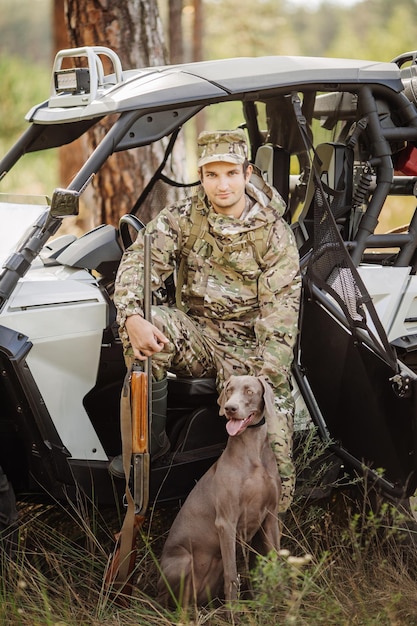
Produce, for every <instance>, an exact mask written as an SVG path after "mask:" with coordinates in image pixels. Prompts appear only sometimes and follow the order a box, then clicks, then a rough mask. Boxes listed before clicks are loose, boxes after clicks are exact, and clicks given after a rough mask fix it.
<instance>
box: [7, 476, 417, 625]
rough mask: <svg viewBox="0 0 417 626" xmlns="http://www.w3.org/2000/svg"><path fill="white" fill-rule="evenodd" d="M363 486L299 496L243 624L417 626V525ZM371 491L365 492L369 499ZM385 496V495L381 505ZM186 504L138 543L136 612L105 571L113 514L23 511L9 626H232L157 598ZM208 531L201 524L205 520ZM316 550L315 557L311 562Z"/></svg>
mask: <svg viewBox="0 0 417 626" xmlns="http://www.w3.org/2000/svg"><path fill="white" fill-rule="evenodd" d="M361 487H362V486H361V485H360V484H359V483H358V484H356V485H350V487H349V488H348V489H343V490H339V491H335V492H334V494H333V496H332V497H331V498H330V499H326V500H324V501H322V502H315V503H311V502H308V501H306V499H305V498H298V499H297V500H296V502H295V504H294V506H293V507H292V510H291V513H290V514H287V516H286V518H285V527H284V534H283V541H282V548H283V551H282V553H281V554H279V555H270V556H269V557H268V558H262V559H259V565H258V568H257V569H256V571H255V572H254V573H252V574H251V576H250V577H249V578H246V579H245V578H244V579H243V585H242V589H245V588H250V589H251V590H252V593H251V594H249V593H247V592H246V593H245V592H244V591H242V597H241V600H240V602H239V606H238V610H237V612H236V618H235V621H236V623H237V622H238V623H239V624H240V625H242V626H243V625H247V626H255V625H262V626H277V625H281V624H283V625H287V624H288V625H290V624H296V625H297V626H304V625H305V626H318V625H323V626H333V625H334V626H353V625H361V626H374V625H375V626H388V625H389V626H403V625H404V626H413V625H417V609H416V607H415V597H416V592H417V580H416V576H417V558H416V556H417V553H416V547H415V544H416V541H415V535H416V530H415V527H414V526H413V525H412V524H411V526H410V524H409V518H408V516H406V515H404V514H403V513H401V512H399V511H398V510H397V509H395V508H394V507H392V506H390V505H389V504H387V503H386V502H383V501H382V502H380V503H379V506H378V507H376V509H377V511H376V512H375V507H370V506H368V505H369V503H370V501H371V499H372V498H371V494H366V495H365V497H364V498H359V497H358V494H359V493H361V492H362V491H361ZM362 495H363V494H362ZM376 500H377V499H375V501H376ZM176 511H177V508H175V507H172V508H165V509H159V510H156V511H151V512H150V515H149V517H148V520H147V522H146V524H145V525H144V528H143V535H142V537H141V538H140V541H139V544H138V548H139V549H138V558H137V563H136V572H135V578H136V581H137V585H136V589H135V592H134V594H133V598H132V600H131V603H130V606H129V607H128V608H120V607H119V606H117V605H115V604H114V603H113V602H112V601H111V599H110V597H109V595H108V592H107V590H106V589H105V588H104V587H103V572H104V571H105V568H106V565H107V562H108V555H109V554H110V552H111V549H112V547H113V536H114V532H115V531H117V530H118V528H119V527H120V519H118V517H117V515H116V513H115V512H114V511H102V512H100V513H99V512H98V511H97V510H96V509H95V508H94V507H93V506H90V505H89V504H88V503H86V502H84V503H82V505H79V506H78V507H74V506H72V505H67V506H65V507H64V506H62V505H58V504H55V505H51V506H42V505H24V506H22V508H21V524H20V531H19V546H18V548H17V551H16V554H15V555H14V558H13V560H12V561H10V560H8V559H6V558H3V563H2V565H3V577H2V584H1V586H0V623H1V624H2V625H4V626H8V625H10V626H12V625H13V626H75V625H77V626H84V625H85V626H87V625H88V626H98V625H100V626H116V625H121V624H123V625H124V626H130V625H132V626H133V624H135V625H137V624H141V626H147V625H149V626H151V625H152V626H165V625H169V624H177V625H178V626H180V625H181V626H189V625H193V626H199V625H203V624H207V625H210V626H222V625H223V624H227V623H230V621H228V619H227V617H226V615H225V613H224V612H223V611H222V607H221V606H220V607H217V608H212V609H208V608H206V609H194V610H192V611H191V612H190V613H188V614H187V615H186V614H184V613H183V612H182V611H181V610H180V609H178V610H176V611H166V610H164V609H162V608H161V607H159V605H158V603H157V602H156V599H155V598H156V580H157V577H158V565H157V557H158V555H159V554H160V552H161V549H162V545H163V541H164V538H165V536H166V533H167V531H168V529H169V526H170V524H171V523H172V520H173V518H174V516H175V514H176ZM196 523H198V522H196ZM307 553H309V554H310V555H312V556H311V557H307V558H306V557H305V555H306V554H307Z"/></svg>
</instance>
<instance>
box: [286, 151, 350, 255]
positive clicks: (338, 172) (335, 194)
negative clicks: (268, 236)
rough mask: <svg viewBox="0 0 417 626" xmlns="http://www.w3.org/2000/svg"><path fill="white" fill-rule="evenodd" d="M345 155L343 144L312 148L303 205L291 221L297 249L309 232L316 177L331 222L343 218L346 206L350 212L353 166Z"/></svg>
mask: <svg viewBox="0 0 417 626" xmlns="http://www.w3.org/2000/svg"><path fill="white" fill-rule="evenodd" d="M349 156H350V154H349V153H348V149H347V148H346V146H345V144H343V143H332V142H328V143H321V144H318V146H317V147H316V150H315V155H314V160H313V168H312V171H311V173H310V176H309V179H308V183H307V191H306V197H305V202H304V205H303V206H302V207H301V208H300V210H299V211H297V212H296V213H295V214H294V216H293V218H292V222H293V224H294V225H296V226H297V227H296V228H295V229H294V230H295V233H296V238H297V243H298V246H299V248H300V247H301V246H302V244H303V243H305V241H306V240H308V239H309V238H310V237H311V233H312V225H313V221H314V195H315V190H316V185H317V182H316V174H318V175H319V176H320V179H321V181H322V183H323V186H324V191H325V193H326V195H327V199H328V201H329V204H330V206H331V208H332V211H333V214H334V216H335V219H336V220H341V218H344V216H345V215H346V210H345V209H346V207H348V208H349V209H350V206H351V200H352V176H353V165H352V162H351V159H350V158H349Z"/></svg>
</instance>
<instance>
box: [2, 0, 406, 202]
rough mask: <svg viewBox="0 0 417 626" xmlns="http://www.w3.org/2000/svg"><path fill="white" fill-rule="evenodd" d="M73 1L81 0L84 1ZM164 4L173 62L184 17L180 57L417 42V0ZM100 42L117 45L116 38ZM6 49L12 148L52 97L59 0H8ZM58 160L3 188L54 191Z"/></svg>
mask: <svg viewBox="0 0 417 626" xmlns="http://www.w3.org/2000/svg"><path fill="white" fill-rule="evenodd" d="M155 1H156V0H155ZM66 2H67V3H68V5H69V6H70V7H71V6H72V7H74V6H75V7H77V1H76V0H66ZM85 2H86V0H83V3H84V4H85ZM152 2H153V0H149V3H150V4H151V3H152ZM62 4H63V0H62ZM81 4H82V2H81V0H80V2H79V6H81ZM108 4H109V7H110V5H111V4H112V3H111V2H109V3H108ZM93 5H94V6H97V7H99V8H100V10H101V9H102V8H104V7H106V2H104V1H102V2H97V3H95V2H94V1H93V0H91V6H93ZM88 6H89V7H90V3H89V4H88ZM132 6H133V5H132ZM157 6H158V9H159V13H160V16H161V20H162V24H163V27H164V31H165V38H166V41H167V42H169V43H170V45H168V44H167V46H166V47H167V49H168V57H167V58H169V59H170V61H171V62H175V61H176V60H178V57H175V55H177V54H178V45H177V46H176V48H175V50H174V48H173V47H172V45H173V44H172V38H173V33H174V36H175V33H176V32H179V29H178V23H180V24H181V26H182V29H183V37H182V41H181V42H180V44H179V48H180V54H181V58H180V59H179V60H184V61H189V60H193V59H195V58H201V59H203V60H207V59H215V58H222V57H235V56H260V55H270V54H278V55H279V54H288V55H308V56H311V55H317V56H332V57H334V56H339V57H351V58H366V59H371V60H380V61H390V60H392V59H393V58H395V57H396V56H397V55H399V54H400V53H402V52H405V51H410V50H414V49H417V2H416V0H396V1H395V2H393V1H392V0H362V1H358V0H351V1H349V0H339V2H338V1H337V0H325V1H321V2H319V1H318V2H315V3H312V2H311V1H309V0H305V2H304V3H302V1H301V0H227V1H223V0H158V5H157ZM173 8H174V9H175V10H176V15H175V13H173ZM197 10H198V11H199V12H200V15H199V16H198V25H199V26H198V29H197V30H196V28H195V24H196V15H195V13H196V11H197ZM79 17H80V14H78V18H79ZM74 19H75V18H74ZM173 20H177V22H176V24H177V27H176V26H175V22H174V21H173ZM178 20H180V22H178ZM170 24H171V29H170ZM173 25H174V27H173ZM193 25H194V27H193ZM78 26H79V27H80V26H82V24H78ZM99 43H100V45H109V46H110V47H112V46H111V42H110V41H109V42H99ZM177 43H178V42H177ZM60 47H68V46H60ZM196 49H197V55H198V57H196ZM0 51H1V54H0V71H1V76H2V87H1V89H0V114H1V117H0V119H1V125H0V151H1V153H4V151H5V150H6V149H7V148H8V147H9V146H11V145H12V144H13V142H14V141H15V140H16V138H17V137H18V136H19V135H20V134H21V133H22V131H23V130H24V129H25V126H26V122H25V120H24V116H25V114H26V113H27V111H28V110H29V109H30V108H31V107H32V106H33V105H34V104H35V103H38V102H41V101H43V100H46V99H47V98H48V94H49V81H50V74H51V69H52V60H53V58H54V56H55V53H56V51H57V50H56V33H54V0H0ZM150 55H152V51H151V52H150ZM31 158H32V155H31ZM58 161H59V160H58V158H57V157H56V156H54V155H49V156H48V161H47V162H46V164H45V156H44V155H43V156H42V159H37V158H36V155H33V164H32V165H31V167H30V171H29V170H26V175H25V178H24V181H21V180H19V181H17V180H15V178H14V174H13V170H12V172H11V173H10V174H9V175H8V176H7V177H6V178H5V180H4V182H3V183H2V191H8V190H11V189H13V190H16V189H17V187H19V191H20V192H30V193H48V194H49V193H50V190H51V189H53V188H54V187H55V186H57V185H59V184H62V180H60V178H62V176H61V175H60V170H59V163H58Z"/></svg>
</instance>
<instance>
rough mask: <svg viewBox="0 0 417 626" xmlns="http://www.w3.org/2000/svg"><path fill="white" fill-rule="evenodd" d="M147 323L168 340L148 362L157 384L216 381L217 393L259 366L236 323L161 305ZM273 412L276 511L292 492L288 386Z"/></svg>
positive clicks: (247, 335)
mask: <svg viewBox="0 0 417 626" xmlns="http://www.w3.org/2000/svg"><path fill="white" fill-rule="evenodd" d="M152 321H153V323H154V324H155V326H157V327H158V328H159V329H160V330H161V331H162V332H163V333H164V334H165V335H166V337H168V339H169V340H170V341H169V343H167V344H166V346H165V347H164V349H163V351H162V352H159V353H156V354H154V356H153V357H152V374H153V377H154V378H155V379H156V380H161V379H162V378H164V377H165V376H166V373H167V371H168V370H169V371H171V372H173V373H175V374H176V375H177V376H182V377H212V378H216V386H217V390H218V392H219V393H220V391H221V389H222V387H223V385H224V383H225V382H226V381H227V379H228V378H229V377H230V376H231V375H238V376H239V375H243V374H250V375H253V376H256V375H258V374H259V372H260V369H261V366H262V362H260V361H259V360H257V359H256V358H254V357H253V355H254V353H255V345H254V337H253V331H252V329H251V328H250V327H247V326H246V327H245V325H242V326H240V325H239V324H237V323H236V322H222V321H216V322H213V321H212V320H209V319H207V318H200V317H199V318H193V317H190V316H189V315H186V314H185V313H183V312H182V311H180V310H178V309H173V308H169V307H164V306H158V307H153V308H152ZM272 387H273V390H274V394H275V406H276V412H275V416H274V417H273V418H272V419H268V421H267V426H268V435H269V438H270V442H271V445H272V448H273V450H274V453H275V457H276V459H277V464H278V470H279V473H280V476H281V480H282V497H281V502H280V511H281V512H283V511H286V510H287V509H288V507H289V506H290V504H291V502H292V498H293V494H294V488H295V469H294V465H293V461H292V440H293V409H294V407H293V399H292V394H291V389H290V386H289V383H288V382H287V381H286V383H285V384H280V385H279V387H276V386H274V385H273V384H272Z"/></svg>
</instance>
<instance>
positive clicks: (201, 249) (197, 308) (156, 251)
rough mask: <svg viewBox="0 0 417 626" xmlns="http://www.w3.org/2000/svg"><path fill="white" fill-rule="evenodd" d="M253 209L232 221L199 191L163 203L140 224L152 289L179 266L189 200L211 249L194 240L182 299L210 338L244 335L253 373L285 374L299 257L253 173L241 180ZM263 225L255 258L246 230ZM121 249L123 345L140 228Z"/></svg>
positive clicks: (279, 208)
mask: <svg viewBox="0 0 417 626" xmlns="http://www.w3.org/2000/svg"><path fill="white" fill-rule="evenodd" d="M246 194H247V196H249V198H251V199H252V207H251V208H250V210H249V211H248V213H247V214H246V215H245V217H243V219H242V218H240V219H236V218H234V217H227V216H224V215H221V214H218V213H215V212H214V210H213V209H212V208H211V207H210V206H208V205H207V202H206V199H205V196H204V192H203V190H202V188H200V190H199V192H198V193H197V194H196V195H195V196H193V197H192V198H190V199H187V200H185V201H182V202H178V203H176V204H174V205H173V206H171V207H167V208H165V209H163V210H162V211H161V212H160V213H159V214H158V215H157V216H156V218H154V219H153V220H152V221H151V222H149V223H148V224H147V226H146V232H147V233H149V234H150V235H151V237H152V289H153V290H155V289H159V288H160V287H161V285H162V284H163V281H164V280H165V279H166V278H167V277H168V276H169V275H170V274H172V273H173V272H175V271H177V270H178V267H179V264H180V261H181V250H182V249H183V248H184V245H185V242H186V241H187V238H188V237H189V235H190V230H191V223H190V214H191V210H192V205H193V203H195V207H196V208H197V210H198V211H201V212H202V214H203V215H205V216H206V217H207V220H208V225H209V228H208V230H209V233H210V235H211V236H212V238H214V242H215V246H214V247H213V245H212V244H210V243H209V242H208V241H206V240H204V239H197V240H196V241H195V243H194V245H193V247H192V249H191V251H190V252H189V254H188V257H187V261H186V264H185V276H184V283H183V288H182V301H183V304H184V305H185V307H186V309H188V314H189V315H190V316H191V317H192V318H194V319H195V320H196V321H197V323H198V320H199V319H201V320H202V321H204V332H209V333H210V334H211V335H212V336H213V337H214V335H216V334H217V335H218V337H217V340H219V341H221V342H222V343H224V342H229V343H230V344H233V343H235V342H236V341H237V342H238V343H239V337H242V338H243V341H244V344H245V345H247V346H248V345H250V346H251V347H252V348H253V350H254V352H255V354H254V358H255V359H256V360H257V361H258V363H259V367H258V368H255V369H258V370H259V372H257V373H262V374H265V375H267V376H268V375H269V377H270V378H271V375H270V373H271V371H272V370H276V368H277V367H281V368H283V370H284V371H282V374H285V375H287V374H288V370H289V367H290V364H291V361H292V349H293V345H294V341H295V337H296V332H297V322H298V303H299V290H300V279H299V256H298V251H297V247H296V244H295V241H294V238H293V235H292V232H291V229H290V228H289V226H288V224H287V223H286V222H285V221H284V220H283V219H282V214H283V212H284V209H285V205H284V202H283V200H282V198H281V197H280V196H279V194H278V193H277V192H276V191H275V190H274V189H273V188H272V187H270V186H269V185H267V184H266V183H265V182H264V181H263V179H262V178H261V177H260V176H259V175H257V174H253V175H252V176H251V179H250V181H249V183H248V184H247V186H246ZM259 228H261V229H263V230H264V233H265V238H266V241H265V243H264V251H263V255H262V257H263V258H262V259H259V258H257V257H259V255H257V254H256V250H255V246H254V245H253V237H252V236H251V234H253V232H254V231H256V230H257V229H259ZM144 232H145V229H143V230H142V231H140V232H139V234H138V237H137V240H136V241H135V242H134V243H133V244H132V245H131V246H130V248H129V249H128V250H126V252H125V254H124V256H123V259H122V261H121V264H120V267H119V271H118V275H117V279H116V286H115V294H114V301H115V304H116V307H117V309H118V323H119V325H120V336H121V338H122V341H123V343H124V344H125V346H126V344H127V341H128V338H127V333H126V331H125V328H124V322H125V320H126V318H127V317H128V316H129V315H132V314H136V313H138V314H140V315H142V314H143V310H142V307H143V305H142V298H143V282H144V281H143V234H144ZM272 378H273V377H272Z"/></svg>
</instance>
